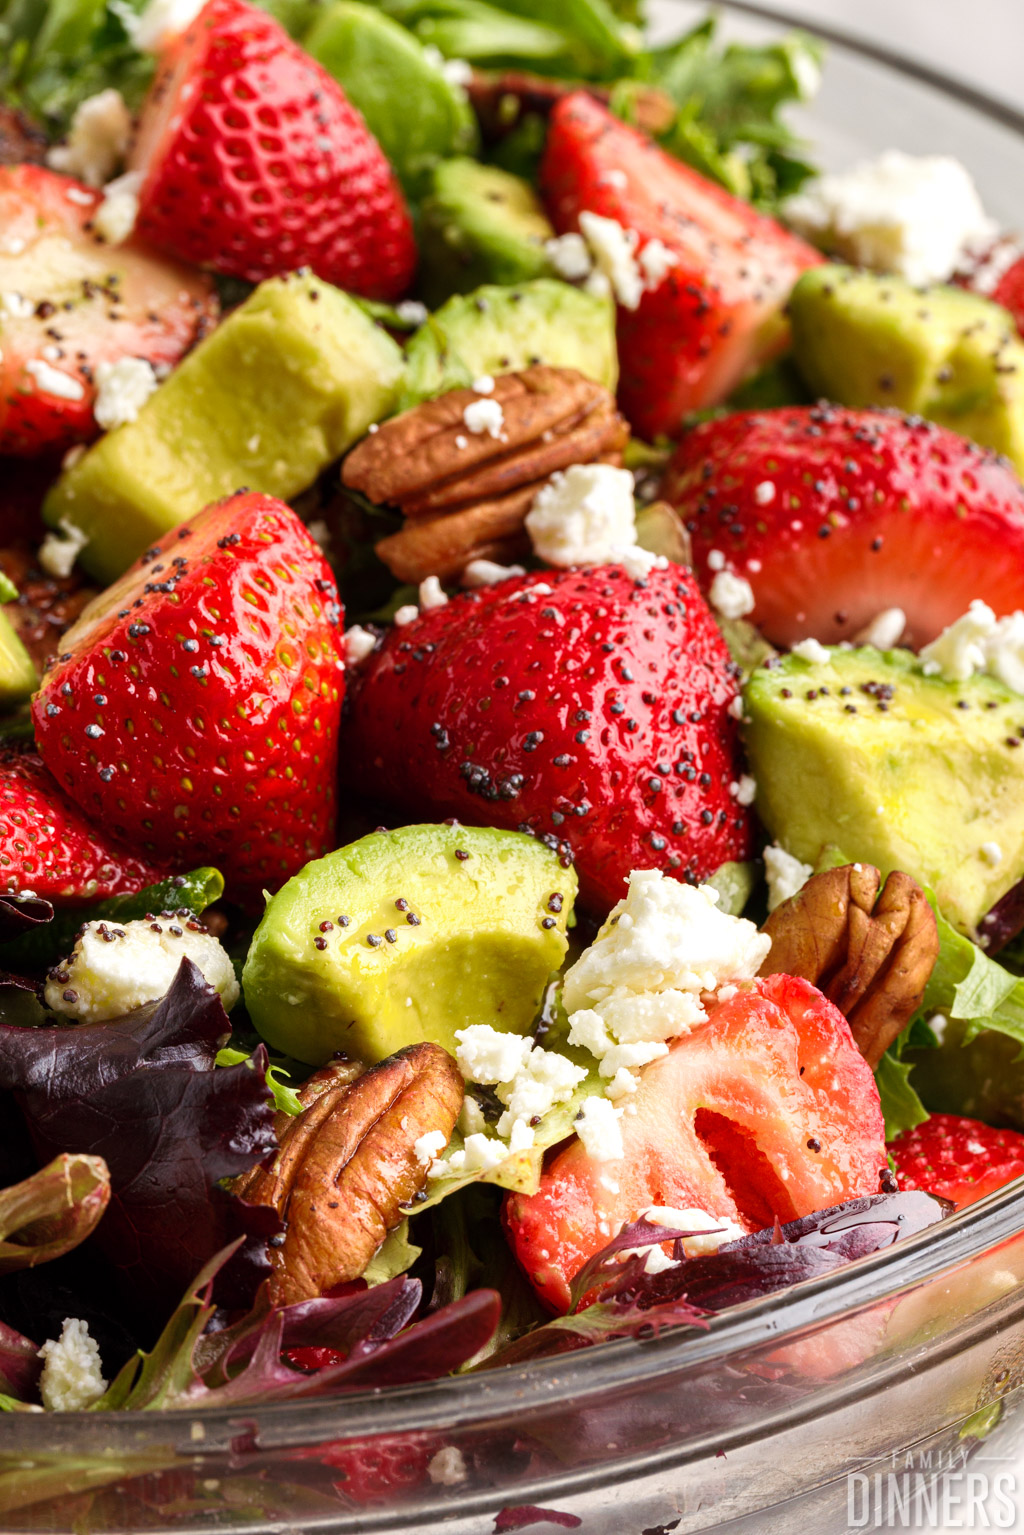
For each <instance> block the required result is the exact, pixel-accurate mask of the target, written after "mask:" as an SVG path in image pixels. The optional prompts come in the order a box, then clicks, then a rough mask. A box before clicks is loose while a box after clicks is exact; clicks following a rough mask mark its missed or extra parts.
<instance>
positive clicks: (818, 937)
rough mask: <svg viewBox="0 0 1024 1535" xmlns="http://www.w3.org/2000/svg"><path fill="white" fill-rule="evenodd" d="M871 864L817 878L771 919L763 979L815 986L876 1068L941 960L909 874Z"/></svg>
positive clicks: (931, 919) (927, 911)
mask: <svg viewBox="0 0 1024 1535" xmlns="http://www.w3.org/2000/svg"><path fill="white" fill-rule="evenodd" d="M880 884H881V875H880V874H879V872H878V870H877V869H875V868H872V866H871V865H870V864H846V865H844V866H843V867H842V868H839V869H827V870H825V871H824V872H823V873H821V874H815V875H814V876H813V877H812V878H811V879H809V880H808V881H807V884H806V885H804V887H803V889H802V890H799V891H798V892H797V894H796V895H794V896H792V897H791V898H790V900H788V901H783V902H782V904H781V905H780V906H777V907H776V908H775V910H774V911H773V912H772V914H771V916H770V917H769V918H768V920H767V922H766V923H765V925H764V928H763V931H764V932H766V933H768V934H769V935H770V937H771V940H772V946H771V951H770V953H769V955H768V957H767V959H766V960H765V962H764V964H763V966H762V967H761V974H762V975H780V974H782V975H800V976H803V977H804V979H805V980H808V981H812V982H813V983H814V985H815V986H817V987H818V989H819V991H823V992H824V993H825V995H826V996H827V997H828V998H829V999H830V1001H832V1002H834V1003H835V1005H836V1006H837V1007H838V1008H839V1010H840V1012H841V1013H844V1014H845V1015H846V1017H847V1019H848V1020H849V1023H850V1029H851V1031H852V1033H853V1037H854V1039H855V1040H856V1041H857V1046H858V1048H859V1049H860V1052H861V1054H862V1055H863V1056H864V1059H865V1060H866V1061H867V1062H868V1064H869V1065H870V1066H871V1067H875V1066H877V1065H878V1062H879V1061H880V1060H881V1058H882V1056H883V1055H884V1054H885V1052H886V1050H887V1049H888V1048H889V1046H890V1045H891V1044H892V1042H893V1040H894V1039H895V1038H896V1036H897V1034H899V1033H900V1032H901V1030H902V1029H903V1028H904V1027H905V1026H906V1024H907V1023H908V1022H909V1020H910V1018H911V1017H912V1016H913V1014H914V1013H915V1012H916V1010H917V1008H918V1007H919V1006H920V1004H921V998H922V997H923V996H924V989H925V986H926V984H927V982H928V977H929V976H930V975H931V973H932V969H933V968H934V965H935V961H936V959H937V958H938V954H939V935H938V931H937V929H936V926H935V915H934V913H933V911H932V909H931V907H930V906H929V904H928V899H927V897H926V896H925V893H924V891H923V890H922V889H921V886H920V885H919V884H918V883H917V882H916V880H913V879H911V878H910V875H909V874H901V873H899V872H894V873H892V874H890V875H889V877H888V879H887V880H886V882H885V887H884V889H883V890H882V892H881V894H879V885H880Z"/></svg>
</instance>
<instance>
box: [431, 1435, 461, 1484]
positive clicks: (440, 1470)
mask: <svg viewBox="0 0 1024 1535" xmlns="http://www.w3.org/2000/svg"><path fill="white" fill-rule="evenodd" d="M466 1474H467V1473H466V1460H465V1456H464V1455H463V1453H462V1451H461V1450H460V1449H459V1448H458V1447H457V1446H456V1445H454V1444H446V1445H445V1446H444V1448H443V1449H441V1450H438V1452H437V1454H436V1455H434V1456H432V1457H431V1459H430V1460H429V1461H428V1462H427V1475H428V1476H429V1477H430V1480H431V1481H432V1482H433V1483H434V1484H435V1486H438V1487H457V1486H458V1485H459V1483H460V1482H464V1481H465V1480H466Z"/></svg>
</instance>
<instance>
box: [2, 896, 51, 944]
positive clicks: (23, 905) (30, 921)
mask: <svg viewBox="0 0 1024 1535" xmlns="http://www.w3.org/2000/svg"><path fill="white" fill-rule="evenodd" d="M52 921H53V907H52V906H51V905H50V903H49V901H44V900H43V899H42V898H41V897H40V896H38V895H0V943H7V942H9V941H10V939H12V938H20V937H21V935H22V934H23V933H30V932H31V931H32V929H33V928H35V927H40V926H41V925H43V924H44V923H46V922H52Z"/></svg>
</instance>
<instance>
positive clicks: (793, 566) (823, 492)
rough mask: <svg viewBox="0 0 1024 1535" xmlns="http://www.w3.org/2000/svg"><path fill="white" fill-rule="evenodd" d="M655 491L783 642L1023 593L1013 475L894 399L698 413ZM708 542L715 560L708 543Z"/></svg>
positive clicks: (1023, 547) (925, 617)
mask: <svg viewBox="0 0 1024 1535" xmlns="http://www.w3.org/2000/svg"><path fill="white" fill-rule="evenodd" d="M663 494H664V495H665V497H666V499H667V500H669V501H671V502H672V503H673V505H674V506H676V507H677V508H678V510H679V511H680V513H681V514H682V516H683V519H684V520H685V522H686V525H687V527H688V528H689V530H690V534H691V536H692V540H693V553H694V564H695V567H696V570H697V574H698V577H699V579H700V582H701V585H702V586H704V587H705V588H707V587H708V586H709V585H710V583H711V582H712V580H713V579H714V574H715V569H716V568H720V566H721V564H722V562H723V560H724V562H725V565H726V566H727V567H728V569H730V570H731V571H734V572H735V573H736V574H737V575H740V576H743V577H744V578H745V579H746V580H747V581H749V582H750V585H751V588H752V589H753V593H754V598H755V604H756V605H755V607H754V610H753V612H752V613H751V614H750V617H751V619H752V620H753V622H754V623H756V624H758V625H759V627H760V628H761V629H762V630H763V631H764V633H765V634H766V635H767V636H768V638H769V639H770V640H772V641H774V642H775V643H776V644H780V645H791V644H793V643H794V642H795V641H796V640H800V639H805V638H806V637H807V636H808V635H813V637H814V638H815V639H818V640H821V641H823V642H825V643H833V644H834V643H836V642H837V641H838V640H842V639H852V638H853V636H854V635H856V634H857V632H858V631H859V630H860V629H861V628H862V627H863V626H864V625H866V624H867V623H869V622H870V620H871V619H872V618H874V617H875V615H876V614H877V613H879V612H880V611H881V610H883V609H885V608H892V607H899V608H902V609H903V611H904V613H905V614H906V618H907V628H906V634H905V642H906V643H907V644H912V645H915V646H918V645H922V644H925V643H927V641H929V640H932V639H934V638H935V636H936V635H937V634H938V633H940V632H941V630H942V629H944V628H945V627H946V625H947V624H950V623H952V622H953V621H954V620H955V619H957V618H959V617H960V615H961V614H962V613H965V612H966V611H967V608H968V606H969V604H970V603H971V601H972V600H973V599H974V598H975V597H983V598H984V600H985V601H986V602H988V603H990V604H991V606H992V607H993V608H994V609H995V611H996V613H997V614H1005V613H1012V612H1014V611H1015V610H1016V609H1017V608H1022V607H1024V488H1022V487H1021V483H1020V481H1019V480H1018V478H1017V476H1016V475H1015V474H1014V472H1013V470H1012V468H1011V467H1010V465H1009V464H1008V463H1007V462H1006V460H1005V459H1001V458H999V457H997V456H996V455H995V454H993V453H991V452H988V451H986V450H984V449H982V448H979V447H976V446H975V445H974V444H973V443H970V442H968V441H967V440H966V439H965V438H963V437H959V436H957V435H956V433H955V432H949V431H946V430H944V429H943V428H942V427H938V426H935V425H933V424H932V423H930V422H927V421H922V420H920V419H919V418H916V417H909V416H904V415H901V414H900V413H899V412H897V411H879V410H864V411H856V410H844V409H841V408H840V407H838V406H830V405H818V406H814V407H809V408H804V407H800V408H798V409H792V410H790V409H786V410H770V411H763V412H756V413H749V414H746V413H745V414H739V415H734V416H727V417H725V419H723V420H721V421H709V422H706V423H704V424H703V425H701V426H699V427H697V428H696V429H695V430H694V431H693V432H691V433H690V434H689V436H688V437H686V438H685V439H684V440H683V442H682V443H680V445H679V448H678V449H677V450H676V453H675V456H674V457H673V459H672V461H671V463H670V464H669V468H668V472H667V474H666V476H665V481H664V485H663ZM715 551H717V552H718V553H717V558H716V556H715Z"/></svg>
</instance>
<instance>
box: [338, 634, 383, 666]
mask: <svg viewBox="0 0 1024 1535" xmlns="http://www.w3.org/2000/svg"><path fill="white" fill-rule="evenodd" d="M376 648H377V636H376V635H375V634H372V633H371V632H370V630H369V629H364V628H363V626H362V624H353V625H352V627H351V629H346V630H345V665H346V666H360V665H361V664H362V662H363V661H365V660H366V658H367V657H368V656H372V655H373V652H374V650H375V649H376Z"/></svg>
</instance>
